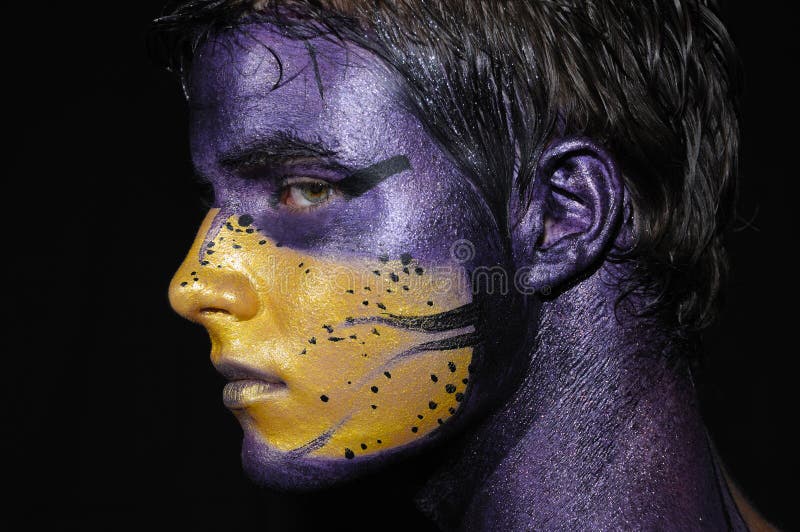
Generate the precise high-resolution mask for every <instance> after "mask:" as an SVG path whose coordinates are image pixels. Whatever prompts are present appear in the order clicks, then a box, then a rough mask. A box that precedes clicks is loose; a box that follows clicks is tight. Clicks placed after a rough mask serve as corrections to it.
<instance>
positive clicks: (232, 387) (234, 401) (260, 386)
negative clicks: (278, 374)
mask: <svg viewBox="0 0 800 532" xmlns="http://www.w3.org/2000/svg"><path fill="white" fill-rule="evenodd" d="M285 388H286V385H285V384H283V383H277V382H265V381H259V380H241V381H234V382H229V383H228V384H226V385H225V388H224V389H223V390H222V402H223V403H224V404H225V406H227V407H228V408H233V409H237V408H246V407H248V406H250V405H252V404H253V403H258V402H260V401H264V400H265V399H269V398H270V397H272V396H274V395H275V394H276V393H277V392H279V391H281V390H284V389H285Z"/></svg>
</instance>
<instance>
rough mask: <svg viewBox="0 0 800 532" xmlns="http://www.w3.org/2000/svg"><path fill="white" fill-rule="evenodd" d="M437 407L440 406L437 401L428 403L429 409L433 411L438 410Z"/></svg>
mask: <svg viewBox="0 0 800 532" xmlns="http://www.w3.org/2000/svg"><path fill="white" fill-rule="evenodd" d="M437 406H439V405H438V404H437V403H436V402H435V401H430V402H429V403H428V408H430V409H431V410H436V407H437Z"/></svg>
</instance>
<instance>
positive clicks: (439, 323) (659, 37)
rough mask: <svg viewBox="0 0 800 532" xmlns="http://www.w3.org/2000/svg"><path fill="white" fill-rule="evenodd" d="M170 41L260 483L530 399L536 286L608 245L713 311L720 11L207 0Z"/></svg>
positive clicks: (324, 479) (678, 319)
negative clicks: (206, 202) (204, 184)
mask: <svg viewBox="0 0 800 532" xmlns="http://www.w3.org/2000/svg"><path fill="white" fill-rule="evenodd" d="M159 27H160V29H161V35H162V36H165V37H166V41H167V42H170V43H171V45H172V47H173V49H174V50H175V51H176V55H175V56H174V57H176V61H175V62H174V63H173V65H174V66H176V67H177V68H179V69H180V73H181V75H182V79H183V81H184V87H185V89H186V95H187V98H188V102H189V106H190V112H191V131H190V135H191V148H192V159H193V162H194V166H195V168H196V170H197V173H198V175H199V176H201V177H202V179H204V180H207V181H208V182H209V183H210V184H211V185H212V188H213V191H214V200H213V205H212V208H211V209H210V211H209V213H208V216H207V217H206V220H205V222H204V223H203V225H202V227H201V228H200V231H199V233H198V235H197V238H196V240H195V242H194V244H193V246H192V247H191V249H190V251H189V254H188V256H187V258H186V260H185V261H184V263H183V264H182V265H181V267H180V269H179V270H178V272H177V273H176V275H175V277H174V279H173V282H172V284H171V286H170V299H171V302H172V304H173V306H174V307H175V309H176V310H177V311H178V312H180V313H181V314H183V315H184V316H186V317H187V318H189V319H192V320H194V321H197V322H199V323H201V324H202V325H204V326H205V327H206V328H207V329H208V331H209V334H210V336H211V339H212V352H211V359H212V362H213V363H214V365H215V366H216V367H217V368H218V369H219V371H220V372H221V373H222V374H223V375H224V376H225V377H226V378H228V379H229V380H230V383H229V384H228V385H227V386H226V387H225V391H224V400H225V403H226V405H227V406H228V407H229V408H231V410H232V411H233V413H234V414H235V415H236V417H237V418H238V420H239V421H240V423H241V425H242V427H243V429H244V433H245V443H244V449H243V460H244V463H245V466H246V468H247V470H248V472H249V473H250V474H251V476H253V477H254V478H255V479H256V480H258V481H260V482H262V483H265V484H269V485H274V486H281V487H291V488H307V487H318V486H321V485H325V484H328V483H331V482H335V481H339V480H343V479H346V478H350V477H352V476H354V475H357V474H361V473H363V472H365V471H369V470H371V469H373V468H375V467H378V466H380V465H383V464H385V463H388V462H391V461H395V460H397V459H399V458H401V457H403V456H408V455H410V454H413V453H419V452H421V451H423V450H425V449H426V448H429V447H432V446H435V445H437V444H438V443H440V442H444V441H447V440H448V439H451V438H453V437H455V435H457V434H458V433H459V432H461V431H463V430H465V429H466V428H468V427H469V426H470V424H472V423H474V422H476V421H477V420H478V419H479V418H481V417H482V416H484V415H486V413H487V412H490V411H491V410H492V409H493V408H496V407H497V406H498V405H499V404H501V403H502V402H503V400H504V399H505V398H507V397H508V396H509V394H511V393H512V392H513V391H514V389H515V387H516V386H517V384H518V382H519V380H520V378H521V377H522V375H523V374H524V372H525V369H526V368H527V366H528V362H529V360H528V359H529V355H530V352H531V345H532V344H533V342H534V339H535V335H536V328H535V324H536V323H537V320H538V315H539V312H540V310H541V308H542V302H543V301H547V300H553V299H557V298H558V297H560V294H562V293H563V292H564V291H565V290H567V289H568V288H569V287H570V286H573V285H574V284H576V283H579V282H581V280H582V279H585V278H586V277H587V276H590V275H592V274H593V273H594V272H596V271H598V269H601V268H604V267H606V266H607V265H609V264H612V263H613V264H615V265H617V266H620V265H622V268H621V269H620V268H617V269H616V270H617V271H623V272H624V273H625V274H624V275H622V276H620V277H619V281H618V285H617V286H615V287H613V288H610V289H609V290H610V293H609V294H610V296H611V297H615V298H618V299H619V300H620V301H622V300H624V298H625V295H631V294H633V295H635V296H636V297H635V301H636V304H635V305H633V306H632V309H633V310H632V312H636V313H648V314H651V315H656V316H658V318H659V320H660V321H662V322H664V323H667V324H670V326H671V327H672V328H673V329H674V330H675V331H681V332H686V331H691V330H695V329H697V328H700V327H702V326H703V325H704V324H705V323H707V322H708V321H709V319H710V316H711V315H712V308H713V303H714V301H715V299H716V297H717V292H718V289H719V286H720V282H721V278H722V274H723V272H724V269H725V268H724V266H725V263H724V254H723V248H722V244H721V235H722V231H723V229H724V225H725V222H726V221H727V217H728V215H729V205H728V202H729V200H731V198H732V196H733V192H732V176H733V173H734V170H735V166H736V161H735V153H736V147H737V146H736V144H737V135H736V131H737V129H736V117H735V112H734V108H733V105H732V102H731V98H730V94H729V91H730V90H732V88H731V87H730V85H729V80H730V79H731V76H730V72H728V70H727V69H728V68H729V58H728V55H729V54H730V53H731V49H730V43H729V42H728V41H727V37H726V36H725V34H724V31H723V30H722V28H721V26H720V25H719V23H718V21H717V19H716V17H715V16H714V14H713V12H712V10H711V8H710V7H709V6H708V5H707V3H706V2H681V3H675V2H671V1H670V2H667V1H655V0H653V1H650V2H640V3H635V4H632V3H629V2H615V1H608V2H603V3H597V4H595V3H589V4H587V3H585V2H570V1H564V2H556V3H553V2H534V1H531V2H527V3H522V2H507V3H505V2H480V1H476V2H464V1H463V0H461V1H458V2H446V1H428V2H422V3H418V2H396V3H393V4H392V5H391V6H387V5H384V3H381V2H360V1H350V2H336V1H331V2H316V1H315V2H310V1H309V2H299V1H287V2H256V3H255V4H253V3H249V2H237V1H227V2H226V1H213V2H212V1H194V2H188V3H185V4H184V5H182V6H181V7H179V8H178V9H177V11H176V12H175V13H174V14H173V15H170V16H168V17H165V18H163V19H161V21H160V22H159Z"/></svg>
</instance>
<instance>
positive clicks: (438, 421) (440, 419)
mask: <svg viewBox="0 0 800 532" xmlns="http://www.w3.org/2000/svg"><path fill="white" fill-rule="evenodd" d="M436 422H437V423H438V424H439V425H444V421H442V418H439V419H437V420H436Z"/></svg>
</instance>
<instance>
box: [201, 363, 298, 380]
mask: <svg viewBox="0 0 800 532" xmlns="http://www.w3.org/2000/svg"><path fill="white" fill-rule="evenodd" d="M214 367H215V368H216V369H217V371H218V372H220V373H221V374H222V376H223V377H225V379H227V380H229V381H242V380H257V381H262V382H268V383H271V384H280V385H283V386H286V383H285V382H284V381H283V379H281V378H280V377H278V376H277V375H275V374H274V373H270V372H268V371H265V370H263V369H260V368H254V367H252V366H249V365H247V364H245V363H243V362H240V361H237V360H231V359H227V360H225V359H223V360H221V361H220V362H218V363H217V364H215V365H214Z"/></svg>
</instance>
